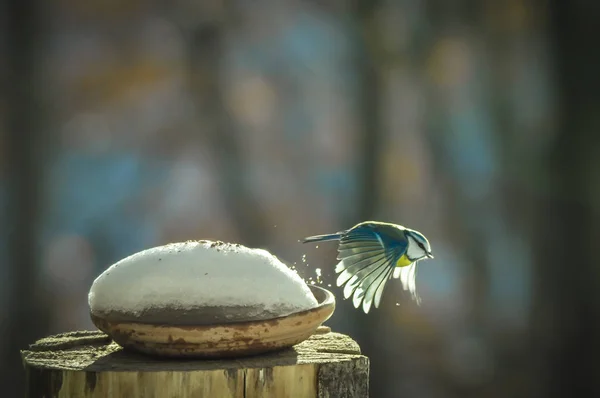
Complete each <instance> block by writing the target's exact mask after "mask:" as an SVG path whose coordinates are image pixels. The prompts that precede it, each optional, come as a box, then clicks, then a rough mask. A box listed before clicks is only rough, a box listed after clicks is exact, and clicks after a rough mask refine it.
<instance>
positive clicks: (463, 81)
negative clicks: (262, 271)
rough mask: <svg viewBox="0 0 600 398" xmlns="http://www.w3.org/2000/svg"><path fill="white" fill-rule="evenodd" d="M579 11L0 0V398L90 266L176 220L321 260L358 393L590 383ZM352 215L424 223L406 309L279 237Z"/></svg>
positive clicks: (487, 393) (145, 243)
mask: <svg viewBox="0 0 600 398" xmlns="http://www.w3.org/2000/svg"><path fill="white" fill-rule="evenodd" d="M599 4H600V3H598V2H593V1H584V0H569V1H561V0H548V1H542V0H503V1H494V0H482V1H474V0H422V1H416V0H372V1H368V0H355V1H348V0H326V1H301V0H255V1H249V0H237V1H225V0H204V1H200V0H176V1H170V2H168V1H158V0H151V1H116V0H102V1H99V0H93V1H74V0H55V1H50V2H42V1H41V0H16V1H7V2H3V3H2V7H3V8H2V12H0V27H1V28H2V34H1V36H0V39H1V43H0V70H1V71H2V76H4V77H5V78H4V79H3V82H2V86H1V87H2V90H1V91H0V133H1V136H0V152H1V154H0V204H1V205H0V211H1V213H0V217H1V220H2V223H1V224H0V258H1V261H0V303H1V305H0V343H1V345H0V358H1V359H0V363H1V365H0V366H1V369H0V378H1V379H2V384H3V387H2V396H7V397H10V396H22V393H23V386H24V383H25V381H24V374H23V371H22V367H21V364H20V357H19V353H18V350H19V349H22V348H25V347H26V346H27V344H28V343H31V342H33V341H34V340H35V339H37V338H40V337H42V336H44V335H47V334H49V333H58V332H64V331H70V330H75V329H92V328H94V327H93V325H92V324H91V322H90V320H89V318H88V312H87V292H88V289H89V287H90V285H91V283H92V281H93V279H94V278H95V277H96V276H97V275H98V274H100V273H101V272H102V271H103V270H104V269H105V268H106V267H108V266H109V265H111V264H112V263H114V262H115V261H117V260H119V259H121V258H122V257H124V256H127V255H129V254H132V253H134V252H136V251H139V250H142V249H144V248H147V247H151V246H154V245H160V244H164V243H167V242H172V241H181V240H187V239H220V240H225V241H234V242H239V243H242V244H245V245H248V246H253V247H262V248H266V249H268V250H270V251H271V252H273V253H274V254H276V255H277V256H278V257H280V258H281V259H282V260H285V261H286V262H288V263H289V264H290V265H295V267H296V269H297V270H298V272H299V273H300V275H301V276H303V277H304V278H305V279H306V280H308V281H315V280H316V279H317V278H316V275H315V272H316V268H320V269H322V270H323V277H322V281H319V282H317V283H322V284H323V285H324V286H325V287H327V286H329V285H330V284H331V287H330V289H331V290H332V291H333V292H334V293H335V294H336V296H337V297H338V309H337V310H336V312H335V314H334V316H333V318H332V319H331V320H330V321H328V324H329V325H330V326H332V327H333V328H334V329H335V330H336V331H338V332H342V333H347V334H350V335H351V336H352V337H354V338H355V339H356V340H357V341H358V342H359V343H360V345H361V347H362V349H363V351H364V353H365V354H366V355H368V356H369V357H370V358H371V396H372V397H378V398H379V397H381V398H387V397H389V398H392V397H394V398H395V397H400V398H404V397H407V398H408V397H421V398H438V397H567V396H574V397H582V396H600V382H599V380H600V379H599V377H598V376H599V375H600V365H598V364H599V363H600V362H599V361H598V354H600V344H599V338H600V333H599V329H600V328H599V325H598V323H599V320H600V266H599V264H598V260H596V259H595V258H597V257H596V256H597V254H596V250H595V249H596V245H597V243H596V242H598V241H599V238H600V228H599V227H600V217H599V209H600V189H599V186H600V179H599V176H600V135H599V132H598V130H599V129H600V101H599V99H598V97H599V96H598V92H599V90H600V84H599V83H600V77H599V72H598V71H600V62H599V52H598V51H597V50H596V49H595V47H596V42H597V39H598V38H599V37H600V23H598V21H600V10H599V8H600V6H599ZM367 219H376V220H385V221H390V222H395V223H399V224H403V225H406V226H410V227H411V228H414V229H417V230H419V231H421V232H423V233H424V234H425V235H426V236H427V237H428V238H429V239H430V241H431V242H432V247H433V251H434V254H435V260H433V261H426V262H423V263H421V266H420V269H419V278H418V281H417V285H418V288H419V290H420V294H421V296H422V298H423V302H422V305H421V306H417V305H415V304H414V302H412V301H410V299H409V297H408V296H407V295H406V294H405V293H404V292H403V291H402V290H401V288H400V285H399V283H396V284H393V283H391V284H389V286H388V287H387V289H386V292H385V294H384V300H383V304H382V307H381V308H379V309H378V310H376V311H372V312H371V313H370V314H369V315H365V314H362V313H360V312H359V311H356V310H354V309H353V308H352V306H351V303H350V302H347V301H343V300H342V296H341V290H340V289H339V288H337V287H335V285H334V279H335V277H334V275H333V268H334V265H335V255H336V251H335V245H333V244H331V245H330V244H322V245H320V246H319V248H316V247H314V246H308V245H302V244H301V243H299V241H298V240H299V239H301V238H303V237H305V236H308V235H313V234H319V233H327V232H334V231H338V230H340V229H345V228H348V227H350V226H352V225H354V224H355V223H357V222H359V221H363V220H367Z"/></svg>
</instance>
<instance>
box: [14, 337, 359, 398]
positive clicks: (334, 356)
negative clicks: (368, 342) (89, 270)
mask: <svg viewBox="0 0 600 398" xmlns="http://www.w3.org/2000/svg"><path fill="white" fill-rule="evenodd" d="M22 357H23V363H24V366H25V370H26V372H27V383H28V392H27V396H28V397H46V398H49V397H82V398H91V397H114V398H119V397H127V398H130V397H131V398H133V397H147V398H150V397H157V398H158V397H181V398H183V397H218V398H228V397H235V398H238V397H239V398H269V397H276V398H284V397H291V398H296V397H298V398H302V397H307V398H308V397H310V398H313V397H319V398H325V397H332V398H333V397H336V398H337V397H340V398H342V397H348V398H354V397H360V398H363V397H368V389H369V359H368V358H367V357H365V356H363V355H361V353H360V347H359V346H358V344H357V343H356V342H355V341H354V340H352V339H351V338H350V337H348V336H345V335H343V334H339V333H332V332H329V331H328V328H326V327H321V328H319V330H318V331H317V333H316V334H314V335H313V336H311V337H310V338H309V339H308V340H306V341H304V342H302V343H300V344H297V345H296V346H294V347H292V348H290V349H287V350H284V351H279V352H275V353H270V354H265V355H260V356H253V357H245V358H237V359H229V360H191V359H186V360H173V359H160V358H154V357H150V356H145V355H142V354H137V353H133V352H130V351H127V350H124V349H122V348H121V347H120V346H118V345H117V344H115V343H114V342H112V341H111V339H110V338H109V337H108V336H107V335H106V334H104V333H102V332H99V331H87V332H70V333H64V334H59V335H56V336H51V337H47V338H44V339H41V340H39V341H37V342H36V343H35V344H33V345H31V346H30V348H29V349H28V350H24V351H22Z"/></svg>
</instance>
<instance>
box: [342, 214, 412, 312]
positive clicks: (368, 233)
mask: <svg viewBox="0 0 600 398" xmlns="http://www.w3.org/2000/svg"><path fill="white" fill-rule="evenodd" d="M380 229H381V228H380ZM407 246H408V242H407V241H406V240H404V239H398V237H397V236H395V234H389V233H386V232H385V231H381V230H378V229H377V228H375V226H372V225H369V224H367V225H363V226H359V227H356V228H354V229H352V230H350V231H348V232H347V233H346V234H344V235H343V236H342V237H341V238H340V244H339V247H338V260H340V262H339V263H338V265H337V266H336V268H335V272H336V273H339V275H338V278H337V282H336V284H337V285H338V286H344V298H350V297H352V302H353V304H354V307H355V308H358V307H359V306H360V305H361V303H362V307H363V311H364V312H365V313H368V312H369V310H370V309H371V305H372V304H375V308H378V307H379V303H380V301H381V296H382V295H383V290H384V288H385V285H386V283H387V281H388V280H389V279H390V278H391V277H392V273H393V272H394V268H395V267H396V262H397V261H398V259H399V258H400V257H402V255H403V254H404V253H405V252H406V247H407Z"/></svg>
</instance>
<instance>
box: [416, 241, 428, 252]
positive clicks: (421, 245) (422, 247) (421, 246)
mask: <svg viewBox="0 0 600 398" xmlns="http://www.w3.org/2000/svg"><path fill="white" fill-rule="evenodd" d="M418 245H419V247H420V248H421V249H423V251H426V250H425V246H424V245H423V244H422V243H421V242H418Z"/></svg>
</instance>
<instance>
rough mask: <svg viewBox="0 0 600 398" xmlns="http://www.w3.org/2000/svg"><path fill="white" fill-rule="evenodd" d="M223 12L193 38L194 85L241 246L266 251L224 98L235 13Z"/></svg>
mask: <svg viewBox="0 0 600 398" xmlns="http://www.w3.org/2000/svg"><path fill="white" fill-rule="evenodd" d="M226 6H227V4H225V7H224V8H223V9H221V8H219V10H220V12H219V13H218V14H217V15H215V16H214V19H213V18H211V19H208V20H205V21H202V22H200V23H199V24H198V25H197V26H196V27H194V28H193V29H192V32H191V33H192V35H191V41H190V42H191V60H192V65H191V82H192V90H193V93H194V95H195V97H196V99H197V102H198V104H199V109H200V111H201V114H202V115H203V119H204V120H206V121H207V122H208V125H207V126H204V127H205V131H206V133H207V134H208V138H209V142H210V145H211V149H212V154H213V157H214V160H215V162H216V166H217V170H216V171H217V177H218V179H219V187H220V190H221V192H220V193H221V196H222V199H223V203H224V205H225V209H226V210H227V214H228V215H229V216H230V217H231V220H232V221H233V222H234V225H235V227H236V229H237V231H238V232H239V234H240V237H241V241H242V242H241V243H243V244H245V245H248V246H250V247H263V246H264V244H265V242H266V241H267V236H266V235H267V228H266V218H265V216H264V213H263V209H262V207H261V205H260V204H259V203H258V200H257V199H256V198H255V197H254V195H253V193H252V192H251V189H250V187H249V186H248V182H247V178H246V175H247V173H246V167H245V164H244V161H243V156H242V151H243V148H240V145H239V140H238V139H237V136H236V131H235V128H234V125H233V122H232V120H231V116H230V115H229V113H228V112H227V108H226V105H225V103H224V102H225V99H224V98H223V88H222V82H223V77H222V73H223V70H224V67H223V66H224V65H223V62H224V55H225V54H224V46H225V33H226V31H227V28H228V22H229V21H230V18H231V15H229V11H230V10H229V8H228V7H226Z"/></svg>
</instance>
